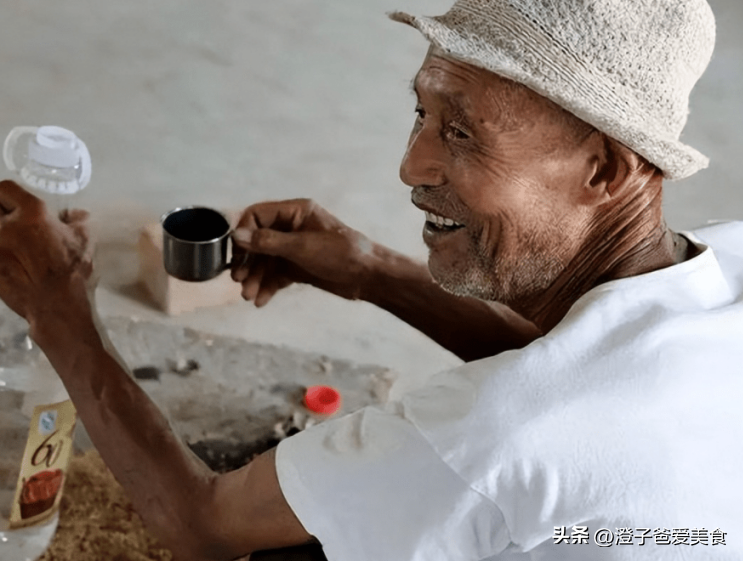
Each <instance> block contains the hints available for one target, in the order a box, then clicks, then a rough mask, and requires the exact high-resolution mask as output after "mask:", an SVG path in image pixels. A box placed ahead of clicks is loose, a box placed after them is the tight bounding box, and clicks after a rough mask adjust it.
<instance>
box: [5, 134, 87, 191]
mask: <svg viewBox="0 0 743 561" xmlns="http://www.w3.org/2000/svg"><path fill="white" fill-rule="evenodd" d="M3 159H4V160H5V165H6V166H7V167H8V169H9V170H10V171H16V172H18V173H19V174H20V177H21V180H22V181H23V182H24V183H26V184H27V185H28V186H30V187H34V188H36V189H40V190H42V191H47V192H49V193H58V194H68V195H69V194H73V193H76V192H78V191H80V190H82V189H84V188H85V187H86V186H87V185H88V183H89V182H90V176H91V172H92V165H91V161H90V152H88V147H87V146H86V145H85V143H84V142H83V141H82V140H80V139H79V138H78V137H77V136H76V135H75V133H74V132H72V131H70V130H67V129H64V128H62V127H55V126H43V127H15V128H14V129H13V130H12V131H10V134H8V137H7V138H6V139H5V145H4V147H3ZM29 162H33V163H36V164H40V165H42V166H45V167H46V168H49V173H47V174H46V175H45V176H39V175H37V173H38V169H37V171H36V173H35V172H34V170H33V169H32V168H33V166H29ZM70 170H74V172H75V173H74V179H73V180H69V171H70ZM64 172H67V173H64ZM57 173H59V176H57ZM63 176H67V179H66V180H65V179H63ZM57 177H59V180H57Z"/></svg>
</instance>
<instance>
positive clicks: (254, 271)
mask: <svg viewBox="0 0 743 561" xmlns="http://www.w3.org/2000/svg"><path fill="white" fill-rule="evenodd" d="M266 265H267V263H266V260H265V259H257V260H256V263H255V264H254V265H253V266H252V267H251V268H250V273H249V275H248V278H247V279H246V280H245V281H243V283H242V285H243V289H242V297H243V298H244V299H245V300H249V301H251V300H255V297H256V296H258V291H259V290H260V288H261V283H262V282H263V275H264V274H265V272H266Z"/></svg>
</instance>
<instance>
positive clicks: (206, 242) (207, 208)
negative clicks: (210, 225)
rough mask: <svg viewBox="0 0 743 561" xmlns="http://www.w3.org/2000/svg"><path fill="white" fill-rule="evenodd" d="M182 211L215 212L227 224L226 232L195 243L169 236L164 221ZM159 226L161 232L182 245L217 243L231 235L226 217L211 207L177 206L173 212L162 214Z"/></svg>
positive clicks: (230, 228)
mask: <svg viewBox="0 0 743 561" xmlns="http://www.w3.org/2000/svg"><path fill="white" fill-rule="evenodd" d="M182 210H208V211H210V212H215V213H217V214H218V215H219V216H221V217H222V218H224V221H225V222H226V223H227V231H226V232H225V233H224V234H222V235H221V236H219V237H216V238H212V239H210V240H202V241H197V242H195V241H190V240H184V239H183V238H179V237H177V236H174V235H173V234H171V233H170V232H168V230H167V229H166V228H165V221H166V220H167V219H168V217H169V216H170V215H172V214H175V213H176V212H180V211H182ZM160 226H162V229H163V232H165V233H166V234H167V235H168V236H170V237H171V238H173V239H174V240H177V241H179V242H183V243H187V244H195V245H199V244H209V243H214V242H218V241H221V240H223V239H224V238H225V237H227V236H229V235H230V234H231V233H232V225H231V224H230V221H229V220H228V219H227V217H226V216H225V215H224V213H223V212H220V211H218V210H216V209H213V208H211V207H208V206H202V205H190V206H179V207H178V208H174V209H173V210H169V211H168V212H166V213H165V214H163V215H162V216H160Z"/></svg>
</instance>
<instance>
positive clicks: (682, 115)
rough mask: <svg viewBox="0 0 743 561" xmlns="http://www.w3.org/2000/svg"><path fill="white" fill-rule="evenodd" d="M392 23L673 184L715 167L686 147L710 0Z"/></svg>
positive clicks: (563, 4) (480, 1)
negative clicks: (533, 96) (511, 86)
mask: <svg viewBox="0 0 743 561" xmlns="http://www.w3.org/2000/svg"><path fill="white" fill-rule="evenodd" d="M389 17H390V18H391V19H393V20H395V21H400V22H403V23H407V24H408V25H411V26H413V27H415V28H416V29H418V30H419V31H420V32H421V33H422V34H423V35H424V36H425V37H426V38H427V39H428V40H429V41H430V42H431V43H433V44H434V45H436V46H437V47H439V48H441V49H443V50H444V51H445V52H446V53H447V55H448V56H451V57H452V58H455V59H458V60H461V61H463V62H466V63H469V64H472V65H474V66H478V67H480V68H484V69H486V70H489V71H491V72H494V73H496V74H498V75H501V76H504V77H506V78H509V79H511V80H514V81H515V82H519V83H521V84H523V85H525V86H526V87H528V88H530V89H532V90H534V91H535V92H536V93H538V94H540V95H542V96H544V97H546V98H548V99H550V100H552V101H553V102H555V103H557V104H558V105H560V106H561V107H563V108H564V109H566V110H567V111H570V112H571V113H573V114H574V115H576V116H577V117H579V118H580V119H582V120H584V121H586V122H587V123H590V124H591V125H593V126H594V127H596V128H597V129H598V130H600V131H602V132H604V133H605V134H607V135H609V136H611V137H612V138H614V139H616V140H618V141H620V142H622V143H623V144H625V145H626V146H628V147H629V148H631V149H632V150H634V151H635V152H637V153H638V154H640V155H642V156H644V157H645V158H647V160H649V161H650V162H652V163H653V164H655V165H656V166H658V167H659V168H660V169H661V170H662V171H663V174H664V176H665V177H666V178H667V179H682V178H684V177H688V176H690V175H692V174H694V173H696V172H697V171H699V170H700V169H703V168H706V167H707V165H708V164H709V160H708V158H706V157H705V156H703V155H702V154H700V153H699V152H697V151H696V150H695V149H693V148H691V147H690V146H686V145H685V144H683V143H682V142H680V141H679V138H680V136H681V131H682V129H683V128H684V125H685V124H686V118H687V116H688V114H689V94H690V92H691V90H692V88H693V87H694V84H695V83H696V81H697V80H698V79H699V77H700V76H701V75H702V73H703V72H704V70H705V69H706V67H707V64H708V63H709V60H710V58H711V57H712V50H713V49H714V43H715V19H714V15H713V14H712V10H711V9H710V7H709V5H708V4H707V2H706V0H458V1H457V2H456V3H455V4H454V6H453V7H452V8H451V9H450V10H449V11H448V12H447V13H446V14H445V15H443V16H438V17H420V16H411V15H409V14H406V13H403V12H393V13H391V14H389Z"/></svg>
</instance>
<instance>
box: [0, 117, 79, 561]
mask: <svg viewBox="0 0 743 561" xmlns="http://www.w3.org/2000/svg"><path fill="white" fill-rule="evenodd" d="M3 159H4V160H5V164H6V166H7V167H8V169H9V170H10V171H14V172H17V174H18V176H17V178H16V179H17V181H18V182H19V183H21V184H22V185H24V186H25V187H27V188H29V190H31V191H32V192H34V194H35V195H37V196H40V197H41V198H42V199H44V200H45V201H46V202H47V204H49V203H51V204H52V206H53V208H51V209H50V211H55V212H59V211H61V210H62V209H63V208H67V207H68V206H69V205H70V203H71V200H70V196H71V195H73V194H75V193H78V192H79V191H81V190H82V189H84V188H85V187H86V186H87V184H88V182H89V181H90V176H91V161H90V153H89V152H88V149H87V147H86V146H85V143H84V142H83V141H82V140H80V139H79V138H77V136H75V133H73V132H72V131H69V130H67V129H63V128H61V127H53V126H45V127H16V128H14V129H13V130H12V131H11V132H10V134H9V135H8V137H7V138H6V139H5V144H4V146H3ZM0 310H1V313H3V314H10V313H12V312H10V311H9V310H7V309H6V308H4V307H2V308H0ZM75 420H76V415H75V408H74V406H73V405H72V402H71V401H70V398H69V396H68V395H67V392H66V391H65V388H64V385H63V384H62V382H61V380H60V379H59V377H58V376H57V373H56V372H55V371H54V369H53V368H52V366H51V364H50V363H49V361H48V360H47V358H46V357H45V356H44V354H43V353H42V352H41V351H40V350H39V349H38V348H37V347H36V346H35V345H34V344H33V342H32V341H31V339H30V338H29V337H28V335H27V333H26V332H23V331H21V332H19V333H16V334H15V335H13V336H12V337H10V338H6V339H3V340H0V561H33V560H35V559H37V558H39V557H40V556H41V555H42V554H43V553H44V551H46V549H47V548H48V547H49V543H50V542H51V540H52V538H53V536H54V532H55V531H56V529H57V523H58V520H59V503H60V501H61V498H62V491H63V487H64V480H65V476H66V471H67V465H68V461H69V458H70V456H71V455H72V436H73V430H74V427H75Z"/></svg>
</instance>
